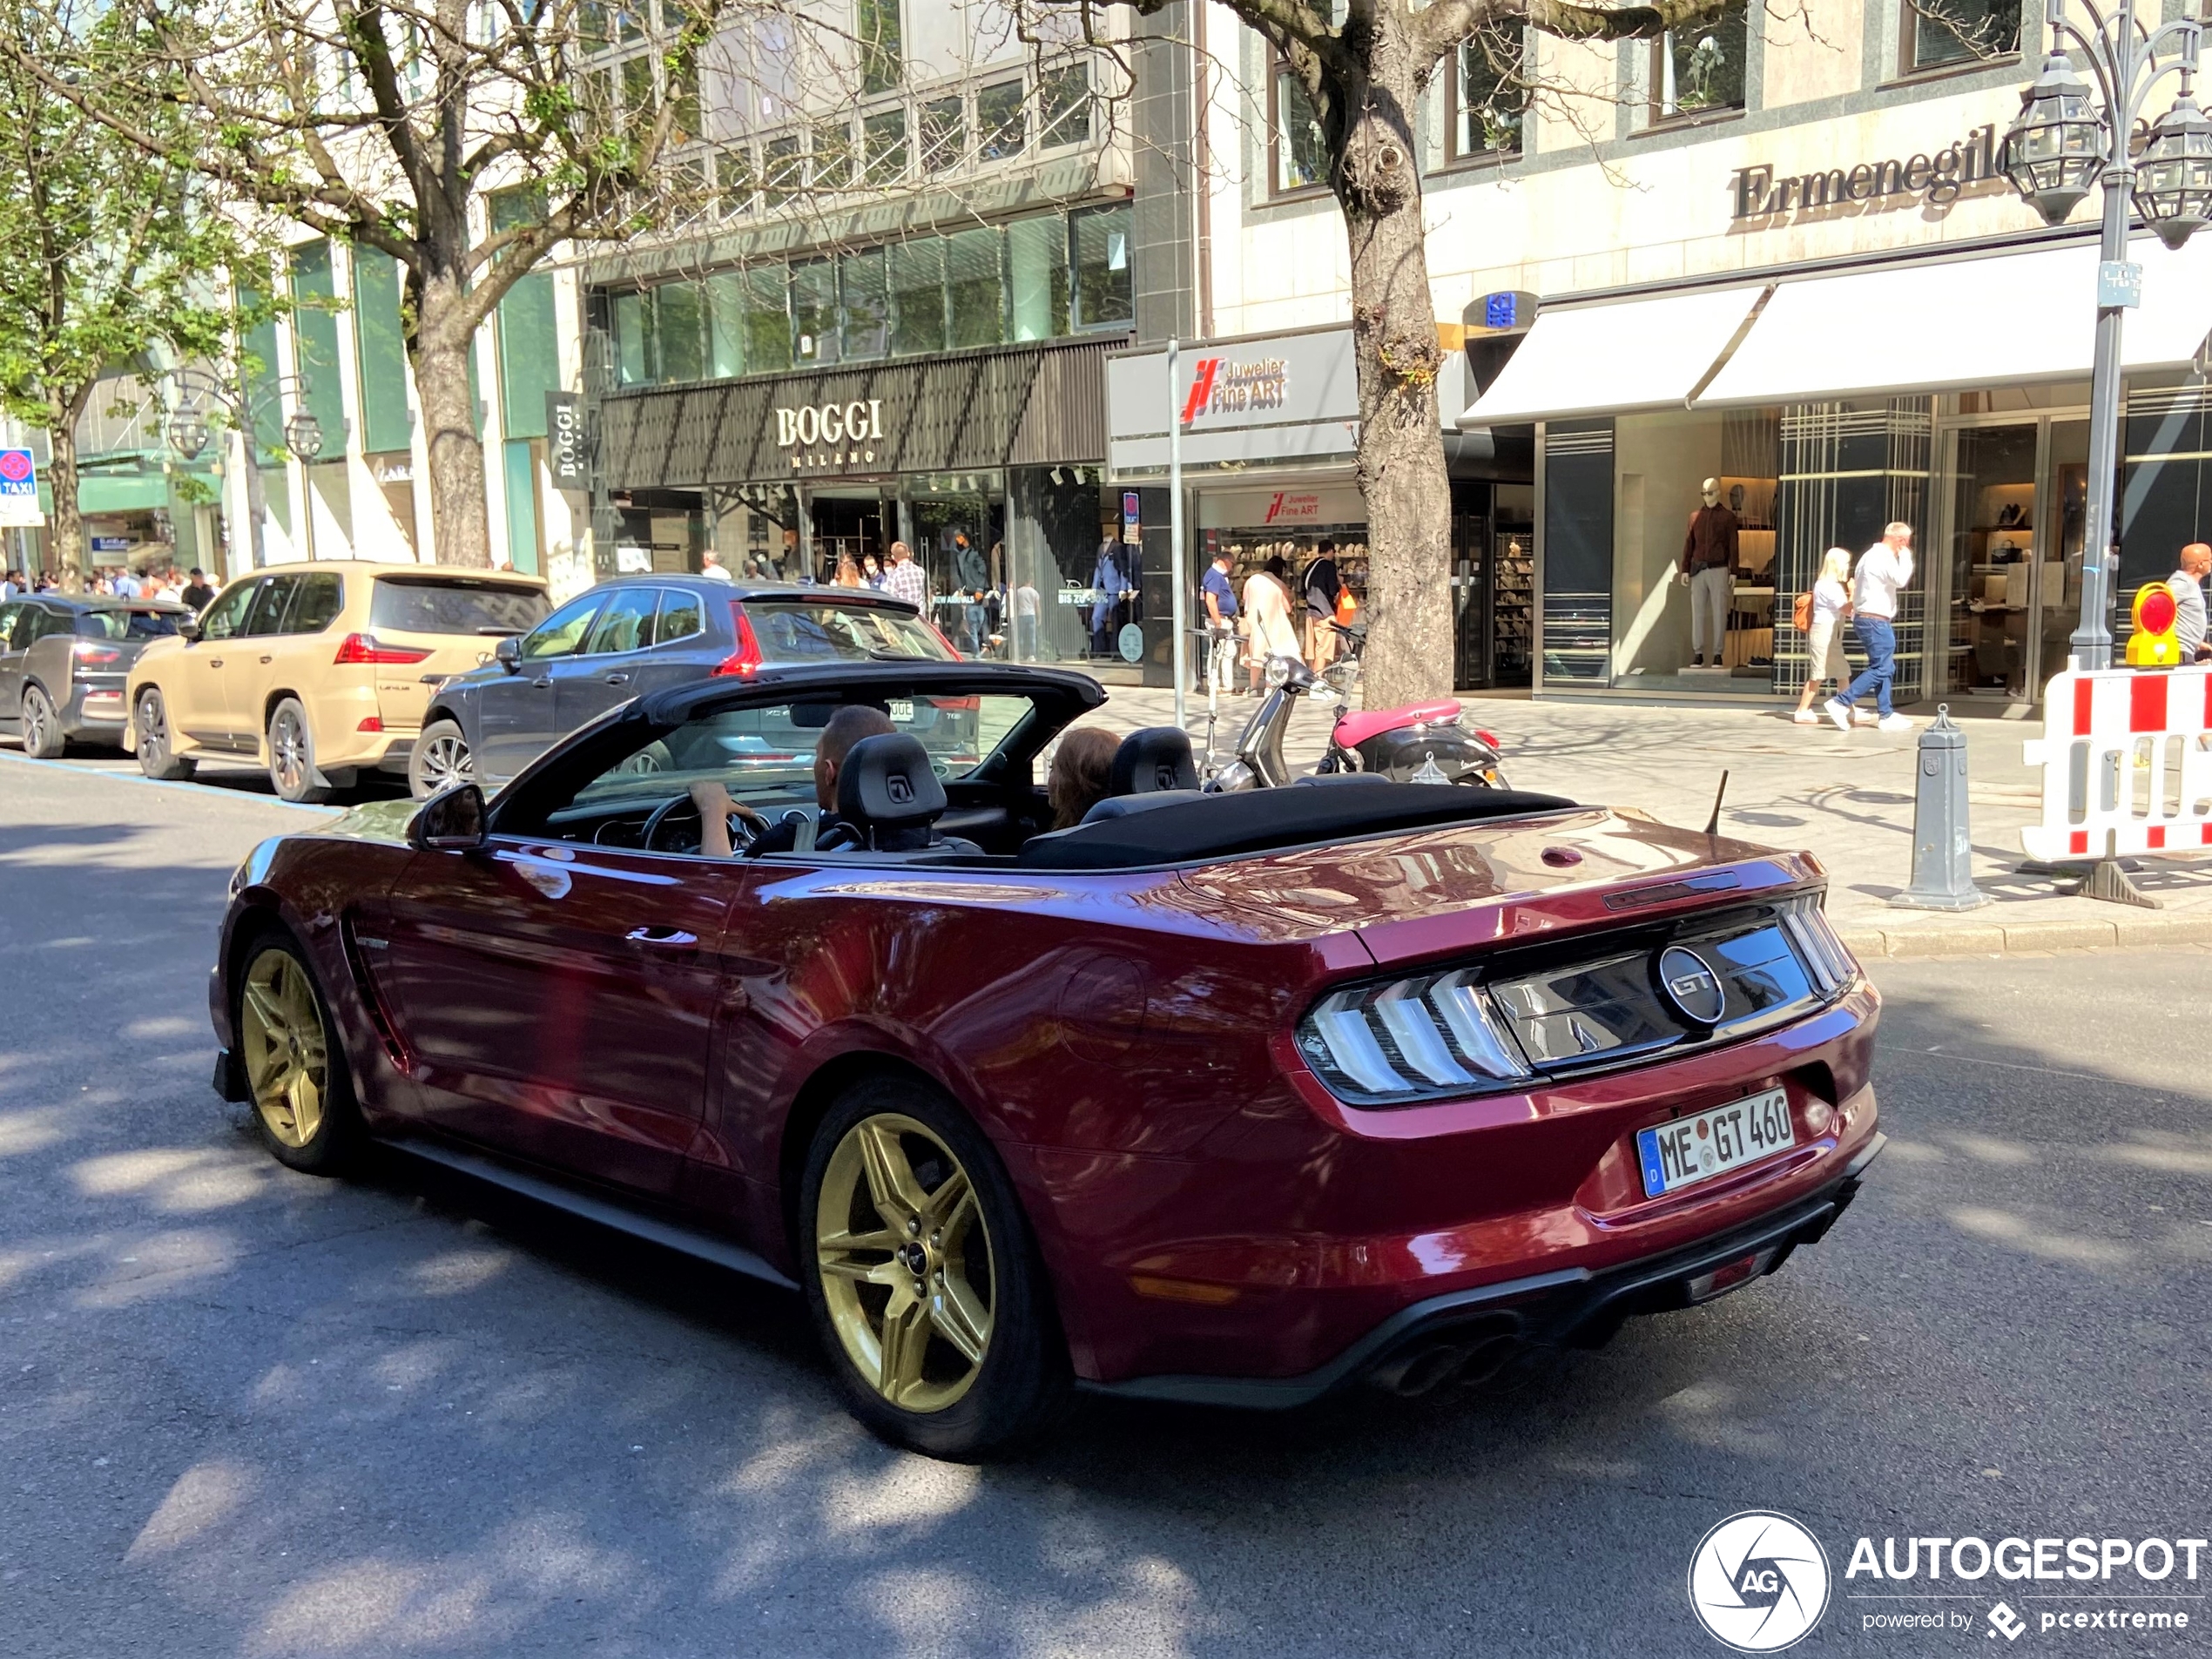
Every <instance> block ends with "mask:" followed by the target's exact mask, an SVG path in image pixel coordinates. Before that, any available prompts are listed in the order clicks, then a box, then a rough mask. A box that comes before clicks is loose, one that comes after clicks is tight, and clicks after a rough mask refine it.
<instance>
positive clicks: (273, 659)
mask: <svg viewBox="0 0 2212 1659" xmlns="http://www.w3.org/2000/svg"><path fill="white" fill-rule="evenodd" d="M261 660H262V661H263V662H265V663H273V662H274V661H276V658H273V657H264V658H262V659H261Z"/></svg>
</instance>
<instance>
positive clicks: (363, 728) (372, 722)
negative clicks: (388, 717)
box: [354, 714, 384, 732]
mask: <svg viewBox="0 0 2212 1659" xmlns="http://www.w3.org/2000/svg"><path fill="white" fill-rule="evenodd" d="M383 729H384V717H383V716H382V715H381V714H370V715H366V716H364V717H363V718H362V719H361V724H360V725H357V726H355V727H354V731H356V732H381V731H382V730H383Z"/></svg>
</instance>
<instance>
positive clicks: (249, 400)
mask: <svg viewBox="0 0 2212 1659" xmlns="http://www.w3.org/2000/svg"><path fill="white" fill-rule="evenodd" d="M161 378H162V379H163V380H164V381H167V382H168V385H169V388H170V400H169V401H170V402H171V408H170V411H169V420H168V427H169V447H170V448H172V449H174V450H175V451H176V452H177V454H178V455H179V456H181V457H182V458H183V459H185V461H194V460H197V459H198V458H199V455H200V452H201V451H202V450H204V449H205V448H206V447H207V439H208V421H207V411H208V410H209V409H210V408H217V409H220V410H221V411H222V412H223V413H224V415H226V416H227V417H229V421H230V423H231V425H232V426H233V427H235V428H237V429H238V432H239V437H240V439H241V441H242V444H243V448H244V451H245V457H246V479H245V483H246V536H247V543H248V547H249V550H250V552H251V556H252V558H253V568H254V569H255V570H260V568H261V567H262V566H263V565H265V564H266V563H268V555H267V550H266V547H265V546H264V538H263V536H262V530H261V527H262V524H263V523H264V522H265V521H266V518H267V516H268V510H269V507H268V494H267V492H266V490H265V489H263V488H262V484H261V464H260V458H259V457H258V456H256V455H254V453H253V447H254V442H255V438H256V435H257V433H258V430H259V427H260V417H261V416H262V415H266V413H268V412H269V411H270V410H271V409H272V408H275V409H281V408H283V407H284V404H285V402H286V401H287V389H288V395H289V401H291V403H292V404H293V412H292V415H291V417H290V418H289V419H288V420H287V421H285V423H284V442H285V446H286V447H287V448H289V449H290V450H291V451H292V452H293V454H294V455H298V456H299V457H300V459H301V460H302V461H306V462H312V461H314V458H315V457H316V456H317V455H320V454H321V453H322V446H323V442H324V435H323V429H322V422H321V421H318V420H316V419H315V417H314V415H313V414H312V413H311V412H310V411H309V410H308V408H307V377H306V376H305V375H303V374H283V375H279V376H278V377H276V378H275V379H274V380H273V381H269V382H268V383H267V384H266V385H265V386H264V387H262V388H261V389H260V391H259V392H256V391H255V390H254V388H253V385H252V384H251V383H250V382H249V381H247V379H246V374H245V371H244V369H243V368H240V370H239V375H238V379H237V383H236V384H235V385H233V384H231V383H229V382H227V381H224V380H223V379H222V378H221V377H220V376H219V375H215V374H209V373H207V372H206V370H205V369H198V368H171V369H165V370H164V371H163V372H162V375H161ZM307 556H308V557H309V558H313V557H314V502H313V501H310V502H308V524H307Z"/></svg>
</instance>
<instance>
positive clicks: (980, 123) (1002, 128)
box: [975, 81, 1029, 161]
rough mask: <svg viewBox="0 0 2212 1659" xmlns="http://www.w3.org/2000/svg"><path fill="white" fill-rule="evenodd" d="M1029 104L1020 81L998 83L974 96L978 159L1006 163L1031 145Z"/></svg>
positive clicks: (976, 152) (979, 90) (976, 155)
mask: <svg viewBox="0 0 2212 1659" xmlns="http://www.w3.org/2000/svg"><path fill="white" fill-rule="evenodd" d="M1028 127H1029V121H1028V100H1027V99H1026V98H1023V96H1022V83H1021V82H1020V81H998V82H995V83H994V84H991V85H989V86H986V87H982V88H980V89H978V91H976V94H975V158H976V159H977V160H978V161H1004V160H1007V159H1008V158H1011V157H1014V156H1018V155H1020V154H1021V153H1022V150H1023V149H1024V148H1025V147H1026V146H1027V145H1028V141H1029V132H1028Z"/></svg>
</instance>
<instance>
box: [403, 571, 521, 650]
mask: <svg viewBox="0 0 2212 1659" xmlns="http://www.w3.org/2000/svg"><path fill="white" fill-rule="evenodd" d="M550 609H551V606H550V605H549V604H547V603H546V599H545V595H544V594H543V593H542V592H541V591H539V590H537V589H536V588H523V587H517V586H516V585H515V584H514V583H510V582H469V581H465V580H464V581H455V580H454V579H453V578H452V577H439V578H437V579H436V580H424V579H423V578H421V577H388V576H381V577H377V578H376V588H375V591H374V593H373V594H372V595H371V596H370V597H369V602H368V625H369V626H370V627H371V628H373V629H375V630H376V631H378V632H380V633H398V634H501V635H505V634H526V633H528V632H529V631H530V630H531V629H533V628H535V627H536V626H537V624H539V623H541V622H543V621H544V620H545V613H546V612H547V611H548V610H550Z"/></svg>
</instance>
